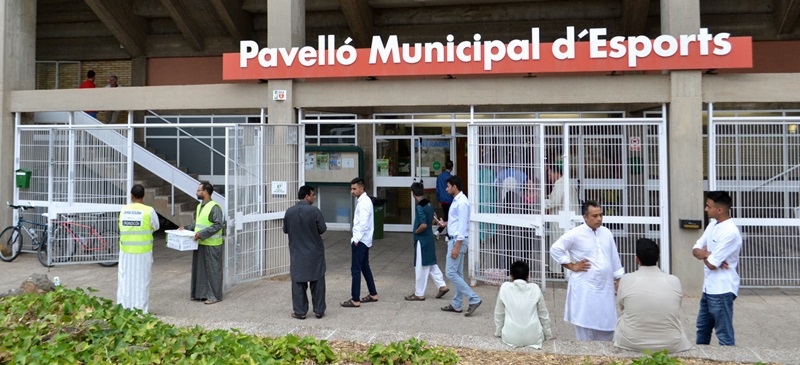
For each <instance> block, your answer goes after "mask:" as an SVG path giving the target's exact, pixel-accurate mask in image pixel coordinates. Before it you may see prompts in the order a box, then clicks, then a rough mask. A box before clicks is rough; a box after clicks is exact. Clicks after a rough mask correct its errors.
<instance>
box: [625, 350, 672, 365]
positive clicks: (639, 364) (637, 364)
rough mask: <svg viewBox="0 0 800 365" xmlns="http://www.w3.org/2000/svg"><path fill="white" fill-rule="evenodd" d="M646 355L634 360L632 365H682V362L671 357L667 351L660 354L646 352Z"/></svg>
mask: <svg viewBox="0 0 800 365" xmlns="http://www.w3.org/2000/svg"><path fill="white" fill-rule="evenodd" d="M644 353H645V355H647V356H643V357H640V358H638V359H635V360H633V362H631V365H680V364H681V362H680V360H678V359H676V358H674V357H670V356H669V353H668V352H667V350H661V351H659V352H654V353H651V352H650V351H645V352H644Z"/></svg>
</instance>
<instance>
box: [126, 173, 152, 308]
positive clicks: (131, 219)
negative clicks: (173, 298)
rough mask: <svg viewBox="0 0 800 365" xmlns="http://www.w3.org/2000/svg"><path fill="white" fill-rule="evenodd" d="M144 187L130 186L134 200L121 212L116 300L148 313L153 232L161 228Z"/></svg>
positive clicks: (128, 306) (127, 306)
mask: <svg viewBox="0 0 800 365" xmlns="http://www.w3.org/2000/svg"><path fill="white" fill-rule="evenodd" d="M142 200H144V187H143V186H142V185H139V184H136V185H134V186H133V188H131V203H130V204H128V205H126V206H124V207H122V211H120V212H119V269H118V271H117V304H120V305H122V308H125V309H133V308H136V309H141V310H142V312H144V313H147V312H148V310H149V301H150V279H151V269H152V268H153V232H154V231H157V230H158V228H159V224H158V214H156V211H155V209H153V207H151V206H148V205H144V203H142Z"/></svg>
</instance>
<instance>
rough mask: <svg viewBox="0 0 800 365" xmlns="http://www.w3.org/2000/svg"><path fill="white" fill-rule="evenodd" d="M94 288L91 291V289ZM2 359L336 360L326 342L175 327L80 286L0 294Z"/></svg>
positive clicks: (103, 361) (102, 361) (74, 361)
mask: <svg viewBox="0 0 800 365" xmlns="http://www.w3.org/2000/svg"><path fill="white" fill-rule="evenodd" d="M89 290H90V291H92V289H89ZM0 325H2V328H3V331H2V332H0V333H1V334H0V363H2V364H6V363H8V364H122V363H124V364H287V363H288V364H298V363H309V362H315V363H330V362H334V361H337V357H336V355H335V354H334V353H333V350H332V349H331V348H330V347H329V346H328V345H327V342H326V341H317V340H315V339H314V338H312V337H305V338H302V339H300V338H298V337H297V336H294V335H286V336H284V337H279V338H275V339H272V338H261V337H258V336H252V335H246V334H243V333H241V332H240V331H238V330H231V331H226V330H213V331H206V330H204V329H202V328H201V327H199V326H195V327H193V328H178V327H175V326H173V325H169V324H166V323H163V322H161V321H159V320H158V319H157V318H155V317H153V316H152V315H149V314H144V313H142V312H141V311H139V310H136V311H131V310H125V309H123V308H122V307H121V306H115V305H113V303H112V302H111V301H110V300H107V299H103V298H99V297H94V296H91V295H89V294H88V293H87V292H85V291H84V290H82V289H77V290H69V289H65V288H63V287H59V288H57V289H56V290H55V291H52V292H49V293H47V294H44V295H34V294H27V295H21V296H18V297H6V298H3V299H2V300H0Z"/></svg>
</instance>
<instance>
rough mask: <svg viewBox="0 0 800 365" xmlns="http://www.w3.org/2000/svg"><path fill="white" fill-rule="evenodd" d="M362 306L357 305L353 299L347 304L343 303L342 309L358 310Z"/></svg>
mask: <svg viewBox="0 0 800 365" xmlns="http://www.w3.org/2000/svg"><path fill="white" fill-rule="evenodd" d="M360 306H361V305H356V303H355V302H354V301H353V300H352V299H349V300H348V301H346V302H342V307H345V308H358V307H360Z"/></svg>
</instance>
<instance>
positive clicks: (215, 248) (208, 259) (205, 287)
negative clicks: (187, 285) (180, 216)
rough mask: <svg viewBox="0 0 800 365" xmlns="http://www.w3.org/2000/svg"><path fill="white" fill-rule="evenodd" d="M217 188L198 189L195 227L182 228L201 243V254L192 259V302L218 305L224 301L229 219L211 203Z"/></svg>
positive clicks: (218, 207) (199, 248)
mask: <svg viewBox="0 0 800 365" xmlns="http://www.w3.org/2000/svg"><path fill="white" fill-rule="evenodd" d="M213 193H214V186H213V185H211V184H210V183H208V182H204V183H202V184H200V186H198V187H197V199H199V200H201V202H200V205H198V206H197V213H196V215H195V222H194V224H189V225H187V226H186V227H181V228H178V229H179V230H181V229H187V230H190V231H194V232H195V233H194V240H195V241H198V248H197V251H194V254H193V255H192V289H191V294H190V295H191V299H192V300H199V301H203V302H204V303H205V304H214V303H218V302H221V301H222V260H223V257H222V256H223V252H224V250H223V247H222V243H223V242H222V228H223V225H224V223H225V217H224V216H223V215H222V208H220V206H219V204H217V203H216V202H215V201H213V200H211V194H213Z"/></svg>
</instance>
